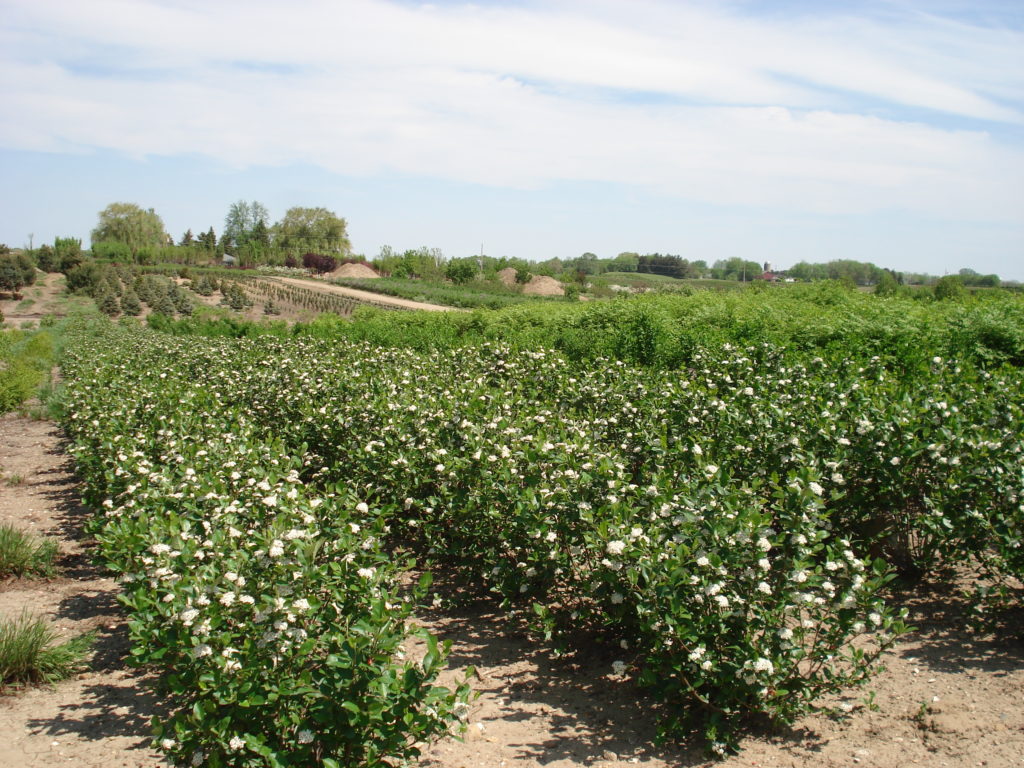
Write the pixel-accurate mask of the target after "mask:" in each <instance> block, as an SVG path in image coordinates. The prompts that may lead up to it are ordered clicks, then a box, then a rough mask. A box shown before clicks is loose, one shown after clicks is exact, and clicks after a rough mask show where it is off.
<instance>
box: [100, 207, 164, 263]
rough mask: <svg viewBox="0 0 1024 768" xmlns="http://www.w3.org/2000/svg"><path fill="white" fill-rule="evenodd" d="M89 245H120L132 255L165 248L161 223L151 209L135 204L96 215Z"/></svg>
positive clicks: (108, 208)
mask: <svg viewBox="0 0 1024 768" xmlns="http://www.w3.org/2000/svg"><path fill="white" fill-rule="evenodd" d="M92 243H93V245H95V244H96V243H124V244H125V245H127V246H128V247H129V248H130V249H131V251H132V253H133V254H134V253H136V252H137V251H138V250H139V249H140V248H145V247H149V246H151V247H158V246H162V245H167V233H166V232H164V223H163V221H162V220H161V218H160V217H159V216H157V214H156V211H154V210H153V209H152V208H150V209H148V210H144V209H142V208H140V207H139V206H138V205H136V204H135V203H111V204H110V205H108V206H107V207H106V208H104V209H103V210H102V211H100V215H99V223H98V224H97V225H96V229H94V230H93V231H92Z"/></svg>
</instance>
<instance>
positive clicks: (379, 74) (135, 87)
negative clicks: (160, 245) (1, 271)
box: [0, 0, 1024, 220]
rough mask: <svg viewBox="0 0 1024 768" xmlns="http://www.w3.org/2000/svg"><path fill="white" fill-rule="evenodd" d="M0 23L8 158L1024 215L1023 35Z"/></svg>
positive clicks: (601, 14) (323, 17)
mask: <svg viewBox="0 0 1024 768" xmlns="http://www.w3.org/2000/svg"><path fill="white" fill-rule="evenodd" d="M0 8H2V9H3V13H4V14H5V17H6V18H7V19H8V21H7V23H6V25H5V27H4V31H2V32H0V89H2V98H3V101H4V104H5V113H6V115H7V117H6V118H5V119H4V121H3V122H2V123H0V144H2V145H3V146H5V147H9V148H15V149H33V150H40V149H42V150H48V151H67V150H68V149H75V148H77V149H81V148H88V147H97V148H113V149H117V150H120V151H124V152H126V153H129V154H132V155H138V156H146V155H178V154H201V155H207V156H209V157H213V158H216V159H218V160H219V161H221V162H224V163H226V164H229V165H234V166H238V167H246V166H251V165H259V164H270V165H284V164H290V163H308V164H313V165H318V166H322V167H325V168H328V169H330V170H333V171H336V172H338V173H342V174H354V175H372V174H377V173H381V172H387V171H398V172H402V173H411V174H422V175H426V176H433V177H439V178H448V179H456V180H461V181H471V182H479V183H483V184H490V185H495V186H513V187H521V188H531V187H535V186H539V185H543V184H545V183H548V182H551V181H556V180H591V181H611V182H624V183H630V184H642V185H648V186H651V187H653V188H656V189H659V190H663V191H664V192H666V193H668V194H672V195H678V196H681V197H685V198H689V199H694V200H701V201H707V202H712V203H738V204H749V205H757V206H778V207H785V208H788V209H791V210H802V211H810V212H824V213H850V212H863V211H867V210H872V209H876V208H896V209H907V210H914V211H919V212H925V213H929V214H936V215H949V216H957V217H968V218H991V219H1003V220H1006V219H1016V218H1019V207H1020V200H1021V198H1022V196H1024V181H1022V180H1024V153H1022V150H1021V147H1020V141H1019V136H1020V133H1019V132H1020V127H1021V125H1022V124H1024V118H1022V112H1021V95H1022V93H1024V66H1021V63H1022V62H1021V53H1020V51H1021V50H1024V35H1022V34H1021V33H1020V31H1008V30H1000V29H988V28H983V27H974V26H970V25H967V24H965V23H963V22H958V21H953V20H950V19H947V18H938V17H933V16H928V15H925V14H920V13H911V12H905V13H902V14H900V15H898V16H894V15H892V14H890V15H888V16H887V17H885V18H881V19H879V18H869V17H861V18H851V17H844V16H837V15H817V16H806V15H805V16H803V17H799V18H796V19H792V18H791V19H785V20H783V19H778V18H776V19H767V18H758V17H755V16H751V15H743V14H741V13H740V12H739V11H738V10H737V9H736V8H735V7H733V8H732V9H730V8H729V7H728V6H723V5H715V6H702V5H683V4H677V3H672V2H656V1H653V0H645V1H643V2H640V1H637V0H634V1H632V2H586V3H583V2H560V3H550V4H544V5H541V6H536V7H531V6H510V7H505V6H487V7H474V6H468V5H446V6H443V7H434V8H431V7H426V6H423V7H419V6H412V5H398V4H394V3H388V2H381V1H380V0H350V1H349V2H343V3H339V2H331V1H329V0H305V2H298V3H291V4H288V5H287V6H286V5H284V4H281V3H277V2H270V0H256V1H255V2H245V3H242V2H236V1H235V0H230V1H228V2H218V3H205V2H192V1H189V2H186V1H181V2H157V0H149V1H142V2H127V1H126V0H97V1H96V2H90V3H81V2H45V1H40V0H35V1H34V2H31V3H30V2H7V3H4V4H0ZM275 72H280V74H275ZM908 109H911V110H914V111H913V112H907V111H906V110H908ZM922 109H923V110H928V112H925V113H922V112H921V111H920V110H922ZM872 114H885V115H886V116H887V118H886V119H882V118H881V117H875V116H872ZM922 114H926V115H929V124H925V123H923V122H921V121H922V120H923V119H924V118H923V117H922ZM905 115H912V116H913V119H910V118H909V117H906V116H905ZM943 115H945V116H946V117H943ZM950 120H955V121H960V123H957V122H950ZM963 121H967V122H963ZM958 124H962V125H970V126H972V129H971V130H966V129H963V128H960V129H954V127H952V126H954V125H958ZM979 125H980V126H984V128H986V129H988V130H987V131H986V130H984V129H983V128H979V127H977V126H979ZM1007 134H1009V135H1012V136H1016V137H1018V138H1017V139H1016V140H1014V141H1007V140H1005V139H1004V138H999V139H997V138H995V136H997V135H998V136H1000V137H1003V136H1005V135H1007Z"/></svg>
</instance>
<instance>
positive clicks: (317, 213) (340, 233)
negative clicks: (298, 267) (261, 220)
mask: <svg viewBox="0 0 1024 768" xmlns="http://www.w3.org/2000/svg"><path fill="white" fill-rule="evenodd" d="M273 235H274V244H275V245H277V246H278V247H279V248H282V249H283V250H286V251H290V252H293V253H295V252H307V251H312V252H318V253H329V254H334V255H341V256H345V255H348V254H349V253H350V252H351V250H352V244H351V243H350V242H349V239H348V225H347V223H346V222H345V219H343V218H341V217H340V216H338V215H336V214H335V213H334V212H333V211H329V210H327V209H326V208H302V207H295V208H289V209H288V212H287V213H285V215H284V218H282V219H281V220H280V221H279V222H277V223H276V224H275V225H274V228H273Z"/></svg>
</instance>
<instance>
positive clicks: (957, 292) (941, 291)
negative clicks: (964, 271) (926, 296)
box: [935, 275, 966, 301]
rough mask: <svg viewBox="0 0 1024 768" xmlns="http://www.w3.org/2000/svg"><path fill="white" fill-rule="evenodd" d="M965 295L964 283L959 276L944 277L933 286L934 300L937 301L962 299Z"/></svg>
mask: <svg viewBox="0 0 1024 768" xmlns="http://www.w3.org/2000/svg"><path fill="white" fill-rule="evenodd" d="M965 293H966V291H964V281H963V278H961V277H960V276H959V275H946V276H945V277H941V278H939V282H937V283H936V284H935V298H936V299H937V300H938V301H947V300H950V299H954V300H955V299H962V298H963V297H964V294H965Z"/></svg>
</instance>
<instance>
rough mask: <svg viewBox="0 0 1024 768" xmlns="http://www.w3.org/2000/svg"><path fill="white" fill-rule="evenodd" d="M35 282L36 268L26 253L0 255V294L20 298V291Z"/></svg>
mask: <svg viewBox="0 0 1024 768" xmlns="http://www.w3.org/2000/svg"><path fill="white" fill-rule="evenodd" d="M35 281H36V266H35V264H34V263H33V261H32V259H31V258H30V257H29V256H28V254H26V253H9V254H4V255H0V292H3V293H9V294H12V295H13V296H15V297H18V296H20V293H21V289H22V288H24V287H25V286H26V285H32V284H33V283H34V282H35Z"/></svg>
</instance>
